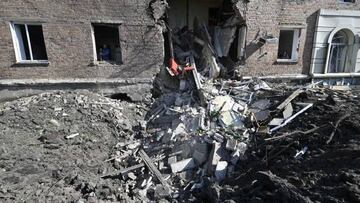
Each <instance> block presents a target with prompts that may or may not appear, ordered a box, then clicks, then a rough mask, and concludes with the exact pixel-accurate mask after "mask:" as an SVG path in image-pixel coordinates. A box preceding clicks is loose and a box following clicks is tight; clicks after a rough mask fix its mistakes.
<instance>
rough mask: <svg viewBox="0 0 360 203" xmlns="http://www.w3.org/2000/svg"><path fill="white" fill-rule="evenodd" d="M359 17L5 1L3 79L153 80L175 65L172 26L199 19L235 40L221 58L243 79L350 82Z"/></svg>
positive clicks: (320, 10) (323, 3)
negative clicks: (170, 50) (169, 60)
mask: <svg viewBox="0 0 360 203" xmlns="http://www.w3.org/2000/svg"><path fill="white" fill-rule="evenodd" d="M167 4H168V6H167ZM166 7H167V8H168V15H167V16H168V18H166V17H164V12H163V10H164V8H166ZM359 10H360V2H359V1H355V0H353V1H352V0H224V1H222V0H168V1H167V2H166V1H165V0H157V1H156V0H136V1H132V0H131V1H130V0H108V1H94V0H81V1H73V0H66V1H60V2H59V1H53V0H51V1H42V0H31V1H25V0H13V1H1V2H0V59H1V60H0V61H1V62H0V78H1V79H2V81H5V80H6V81H8V80H14V79H21V80H29V79H31V80H32V82H34V81H36V80H37V79H53V80H60V79H64V80H65V79H77V80H81V79H86V80H95V79H96V80H99V79H100V80H101V79H104V80H117V81H120V83H124V84H127V85H131V84H132V83H134V84H135V83H139V82H140V83H147V82H149V83H151V81H152V79H153V76H154V75H155V74H156V73H157V72H159V70H160V69H161V68H163V66H164V61H166V60H164V57H165V56H167V54H166V53H165V52H166V51H167V45H166V42H165V41H166V40H165V39H166V37H165V36H166V34H164V33H165V32H166V30H167V29H166V27H170V28H171V29H173V30H177V29H178V30H179V29H182V28H184V27H187V28H188V29H190V30H191V29H193V28H194V25H195V24H194V21H198V24H201V25H203V24H204V25H206V26H207V27H208V29H209V32H210V34H209V35H210V38H211V37H212V39H216V37H214V36H215V35H216V34H214V33H217V35H216V36H217V37H218V38H220V37H229V35H227V34H230V35H231V36H230V37H229V39H230V40H229V41H228V42H231V43H229V44H224V43H222V42H221V40H220V39H219V40H220V42H218V45H219V46H218V47H216V43H214V49H215V50H216V54H215V55H216V58H217V59H216V60H222V61H225V62H224V63H223V64H224V66H227V65H229V64H231V66H234V67H235V66H236V67H237V69H238V71H239V72H240V74H241V75H243V76H270V75H283V76H284V75H285V76H288V77H300V78H305V77H308V76H311V77H313V78H322V77H326V78H337V77H339V78H341V79H342V81H344V80H343V79H344V78H354V76H355V77H356V76H357V74H358V73H357V72H358V71H359V70H360V56H359V52H358V49H359V36H358V35H359V32H360V30H359V29H360V21H359V19H360V11H359ZM230 18H234V19H236V20H234V21H232V22H229V19H230ZM164 19H165V20H164ZM162 21H165V22H166V23H164V22H162ZM165 24H166V25H165ZM214 26H215V29H213V28H211V27H214ZM216 26H217V27H219V26H220V28H218V29H216ZM233 27H235V29H233ZM228 28H230V29H228ZM223 33H227V34H223ZM334 36H335V37H334ZM213 41H214V40H213ZM164 42H165V43H164ZM104 46H105V48H104ZM219 47H220V48H219ZM105 49H106V50H108V52H110V54H109V55H108V56H106V57H107V58H104V57H105V56H103V55H102V51H103V50H105ZM220 52H221V53H220ZM219 53H220V54H219ZM226 58H227V59H226ZM104 59H105V60H104ZM165 64H166V62H165ZM351 82H352V81H351Z"/></svg>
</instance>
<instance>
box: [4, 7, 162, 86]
mask: <svg viewBox="0 0 360 203" xmlns="http://www.w3.org/2000/svg"><path fill="white" fill-rule="evenodd" d="M149 3H150V0H107V1H94V0H81V1H74V0H65V1H55V0H46V1H43V0H31V1H25V0H11V1H7V0H5V1H0V61H1V62H0V78H1V79H37V78H39V79H43V78H49V79H65V78H139V79H141V78H149V77H150V78H151V77H152V76H153V75H154V74H156V71H157V69H159V67H160V66H161V64H162V63H163V59H162V58H163V57H164V55H163V52H164V50H163V37H162V30H161V28H159V27H158V26H157V25H156V22H155V20H154V18H153V16H152V15H151V14H149V11H148V8H149ZM104 45H106V46H107V47H108V49H109V51H110V56H109V60H106V61H105V60H101V56H100V51H101V50H100V49H103V46H104Z"/></svg>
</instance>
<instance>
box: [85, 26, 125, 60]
mask: <svg viewBox="0 0 360 203" xmlns="http://www.w3.org/2000/svg"><path fill="white" fill-rule="evenodd" d="M96 24H104V25H106V24H109V25H116V26H117V29H118V33H119V36H118V37H119V43H120V47H122V46H121V37H120V35H121V29H120V28H121V24H122V21H121V22H92V23H91V40H92V44H93V58H94V62H93V64H98V63H99V61H98V57H97V54H98V53H97V50H96V39H95V29H94V25H96Z"/></svg>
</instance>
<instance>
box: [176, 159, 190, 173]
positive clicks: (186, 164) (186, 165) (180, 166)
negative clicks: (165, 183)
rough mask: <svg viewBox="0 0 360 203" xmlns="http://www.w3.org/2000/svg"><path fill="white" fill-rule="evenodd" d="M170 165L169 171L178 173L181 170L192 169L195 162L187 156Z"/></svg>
mask: <svg viewBox="0 0 360 203" xmlns="http://www.w3.org/2000/svg"><path fill="white" fill-rule="evenodd" d="M170 167H171V171H172V172H173V173H178V172H181V171H185V170H189V169H193V168H195V167H196V164H195V161H194V159H193V158H189V159H184V160H182V161H179V162H176V163H173V164H171V165H170Z"/></svg>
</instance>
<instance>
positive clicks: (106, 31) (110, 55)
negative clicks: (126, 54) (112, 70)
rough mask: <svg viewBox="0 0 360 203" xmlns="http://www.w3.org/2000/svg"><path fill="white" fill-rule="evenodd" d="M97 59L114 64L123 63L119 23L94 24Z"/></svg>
mask: <svg viewBox="0 0 360 203" xmlns="http://www.w3.org/2000/svg"><path fill="white" fill-rule="evenodd" d="M92 28H93V39H94V49H96V50H94V52H95V53H96V55H95V61H105V62H109V63H114V64H121V63H122V52H121V48H120V36H119V25H117V24H92Z"/></svg>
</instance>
